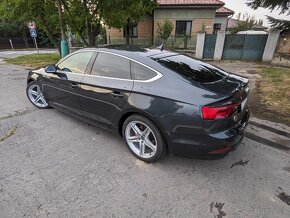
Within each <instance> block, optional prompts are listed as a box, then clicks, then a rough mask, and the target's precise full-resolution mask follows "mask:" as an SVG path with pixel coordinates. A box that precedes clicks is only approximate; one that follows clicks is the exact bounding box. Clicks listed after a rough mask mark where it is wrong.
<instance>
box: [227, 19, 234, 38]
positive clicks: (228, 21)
mask: <svg viewBox="0 0 290 218" xmlns="http://www.w3.org/2000/svg"><path fill="white" fill-rule="evenodd" d="M233 16H234V15H233V14H232V15H231V16H229V17H228V20H227V28H226V33H227V31H228V25H229V19H231V18H232V17H233Z"/></svg>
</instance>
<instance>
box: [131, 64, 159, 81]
mask: <svg viewBox="0 0 290 218" xmlns="http://www.w3.org/2000/svg"><path fill="white" fill-rule="evenodd" d="M132 69H133V70H132V76H133V79H134V80H149V79H151V78H153V77H154V76H156V75H157V74H156V73H155V72H154V71H152V70H150V69H149V68H147V67H144V66H142V65H141V64H137V63H135V62H132Z"/></svg>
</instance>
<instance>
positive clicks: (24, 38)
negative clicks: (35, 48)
mask: <svg viewBox="0 0 290 218" xmlns="http://www.w3.org/2000/svg"><path fill="white" fill-rule="evenodd" d="M22 37H23V40H24V43H25V47H26V48H28V41H27V36H26V32H25V30H22Z"/></svg>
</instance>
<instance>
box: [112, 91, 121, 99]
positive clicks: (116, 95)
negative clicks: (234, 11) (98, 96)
mask: <svg viewBox="0 0 290 218" xmlns="http://www.w3.org/2000/svg"><path fill="white" fill-rule="evenodd" d="M111 95H112V96H113V98H123V97H124V95H123V94H122V93H121V92H119V91H113V92H111Z"/></svg>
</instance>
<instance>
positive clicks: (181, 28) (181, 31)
mask: <svg viewBox="0 0 290 218" xmlns="http://www.w3.org/2000/svg"><path fill="white" fill-rule="evenodd" d="M191 24H192V23H191V21H176V28H175V31H176V32H175V35H176V36H191Z"/></svg>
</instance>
